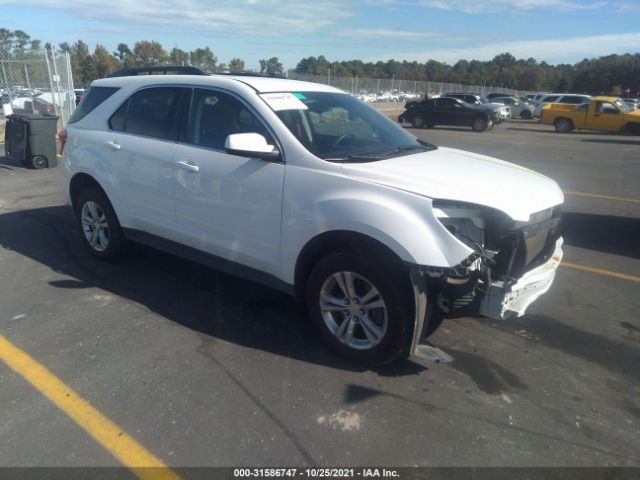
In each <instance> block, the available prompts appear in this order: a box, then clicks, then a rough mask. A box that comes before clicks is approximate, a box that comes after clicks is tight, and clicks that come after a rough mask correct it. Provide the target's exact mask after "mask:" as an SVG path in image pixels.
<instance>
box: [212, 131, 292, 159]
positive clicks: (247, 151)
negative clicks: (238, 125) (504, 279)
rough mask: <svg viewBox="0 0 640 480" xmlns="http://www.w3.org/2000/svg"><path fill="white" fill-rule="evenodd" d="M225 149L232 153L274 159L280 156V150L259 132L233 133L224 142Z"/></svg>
mask: <svg viewBox="0 0 640 480" xmlns="http://www.w3.org/2000/svg"><path fill="white" fill-rule="evenodd" d="M224 151H225V152H227V153H228V154H230V155H238V156H240V157H253V158H260V159H262V160H269V161H274V160H277V159H279V158H280V151H279V150H278V149H277V148H276V147H275V146H273V145H269V144H268V143H267V139H266V138H264V137H263V136H262V135H260V134H259V133H233V134H231V135H229V136H228V137H227V139H226V140H225V142H224Z"/></svg>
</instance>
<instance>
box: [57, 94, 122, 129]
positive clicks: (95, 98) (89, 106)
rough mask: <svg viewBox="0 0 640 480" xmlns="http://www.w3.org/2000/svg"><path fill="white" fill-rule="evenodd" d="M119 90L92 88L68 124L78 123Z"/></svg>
mask: <svg viewBox="0 0 640 480" xmlns="http://www.w3.org/2000/svg"><path fill="white" fill-rule="evenodd" d="M118 90H119V88H118V87H91V88H89V91H88V92H87V94H86V95H85V96H84V98H83V99H82V101H81V102H80V104H79V105H78V106H77V107H76V109H75V110H74V111H73V114H72V115H71V118H69V122H68V123H76V122H78V121H80V120H82V119H83V118H84V117H86V116H87V115H88V114H89V113H91V112H92V111H93V110H94V109H95V108H96V107H97V106H98V105H100V104H101V103H102V102H104V101H105V100H106V99H107V98H109V97H110V96H111V95H113V94H114V93H116V92H117V91H118Z"/></svg>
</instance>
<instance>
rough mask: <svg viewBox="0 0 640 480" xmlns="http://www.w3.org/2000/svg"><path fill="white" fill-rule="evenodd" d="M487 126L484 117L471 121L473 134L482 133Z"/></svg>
mask: <svg viewBox="0 0 640 480" xmlns="http://www.w3.org/2000/svg"><path fill="white" fill-rule="evenodd" d="M488 126H489V123H488V122H487V119H486V118H484V117H476V118H474V119H473V122H471V129H472V130H473V131H474V132H484V131H485V130H486V129H487V127H488Z"/></svg>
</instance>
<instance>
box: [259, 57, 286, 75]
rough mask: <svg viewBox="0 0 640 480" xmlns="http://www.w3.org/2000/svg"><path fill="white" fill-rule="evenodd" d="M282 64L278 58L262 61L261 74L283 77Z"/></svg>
mask: <svg viewBox="0 0 640 480" xmlns="http://www.w3.org/2000/svg"><path fill="white" fill-rule="evenodd" d="M282 72H283V69H282V64H281V63H280V62H279V61H278V57H271V58H270V59H268V60H266V59H264V60H260V73H266V74H267V75H282Z"/></svg>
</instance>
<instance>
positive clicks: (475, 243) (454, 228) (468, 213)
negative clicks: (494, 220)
mask: <svg viewBox="0 0 640 480" xmlns="http://www.w3.org/2000/svg"><path fill="white" fill-rule="evenodd" d="M433 213H434V215H435V216H436V218H437V219H438V220H439V221H440V223H442V225H444V227H445V228H446V229H447V230H449V232H450V233H451V234H452V235H453V236H454V237H456V238H457V239H458V240H460V241H461V242H462V243H464V244H465V245H468V246H469V247H471V248H473V249H474V250H476V251H478V250H482V247H483V245H484V230H485V220H484V218H483V215H482V210H481V209H480V208H479V207H476V206H474V205H467V204H460V203H451V202H438V201H436V202H433ZM478 247H479V248H478Z"/></svg>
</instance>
